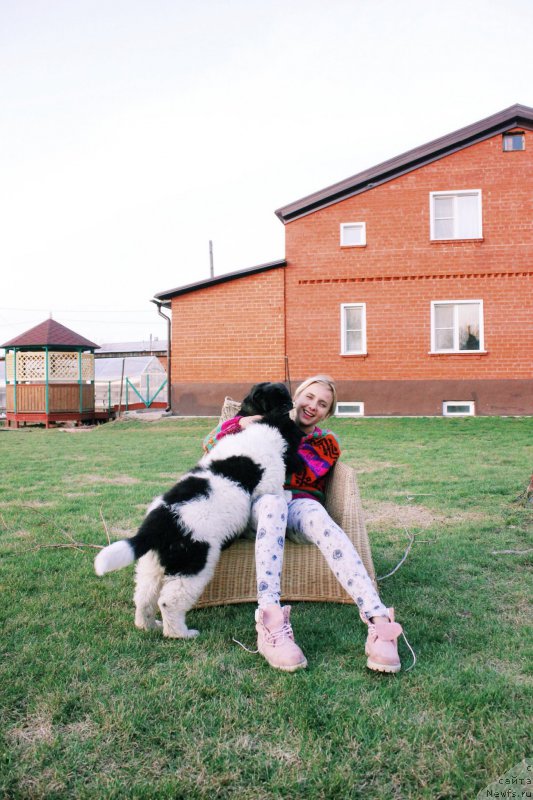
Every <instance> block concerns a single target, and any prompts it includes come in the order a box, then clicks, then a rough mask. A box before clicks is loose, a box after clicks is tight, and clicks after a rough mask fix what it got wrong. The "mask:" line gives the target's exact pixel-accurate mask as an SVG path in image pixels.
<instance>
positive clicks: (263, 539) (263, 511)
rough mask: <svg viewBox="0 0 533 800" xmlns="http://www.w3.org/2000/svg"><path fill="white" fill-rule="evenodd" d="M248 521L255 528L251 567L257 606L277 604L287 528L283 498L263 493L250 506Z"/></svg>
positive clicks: (285, 505) (285, 507) (285, 503)
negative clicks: (253, 565) (253, 569)
mask: <svg viewBox="0 0 533 800" xmlns="http://www.w3.org/2000/svg"><path fill="white" fill-rule="evenodd" d="M251 524H252V526H253V528H254V529H255V530H256V536H255V570H256V575H257V603H258V605H259V608H264V607H265V606H267V605H278V606H279V600H280V596H281V569H282V566H283V548H284V547H285V531H286V528H287V502H286V500H285V498H284V497H280V496H279V495H274V494H265V495H263V496H262V497H258V498H257V500H256V501H255V502H254V504H253V506H252V515H251Z"/></svg>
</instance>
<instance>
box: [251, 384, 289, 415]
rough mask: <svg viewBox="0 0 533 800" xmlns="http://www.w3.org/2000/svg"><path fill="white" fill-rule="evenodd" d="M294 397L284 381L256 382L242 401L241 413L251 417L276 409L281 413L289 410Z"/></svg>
mask: <svg viewBox="0 0 533 800" xmlns="http://www.w3.org/2000/svg"><path fill="white" fill-rule="evenodd" d="M291 408H292V399H291V396H290V393H289V390H288V389H287V387H286V386H285V384H284V383H269V382H264V383H256V384H255V385H254V386H252V388H251V389H250V391H249V392H248V394H247V395H246V397H245V398H244V400H243V401H242V403H241V410H240V412H239V414H241V415H242V416H243V417H251V416H253V415H255V414H268V413H269V412H270V411H274V410H276V411H277V412H279V413H283V412H286V413H287V412H289V411H290V410H291Z"/></svg>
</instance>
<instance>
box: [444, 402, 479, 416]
mask: <svg viewBox="0 0 533 800" xmlns="http://www.w3.org/2000/svg"><path fill="white" fill-rule="evenodd" d="M475 413H476V406H475V403H474V401H473V400H445V401H444V403H443V404H442V415H443V417H473V416H475Z"/></svg>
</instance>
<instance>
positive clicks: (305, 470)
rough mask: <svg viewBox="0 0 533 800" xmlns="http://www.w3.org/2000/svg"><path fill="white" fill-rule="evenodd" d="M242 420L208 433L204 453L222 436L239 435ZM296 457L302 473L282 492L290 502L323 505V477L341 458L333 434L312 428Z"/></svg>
mask: <svg viewBox="0 0 533 800" xmlns="http://www.w3.org/2000/svg"><path fill="white" fill-rule="evenodd" d="M241 419H242V417H239V416H237V417H232V419H228V420H226V421H225V422H222V423H221V424H220V425H218V426H217V427H216V428H215V429H214V430H213V431H211V433H209V434H208V435H207V436H206V437H205V439H204V441H203V448H204V450H205V452H206V453H207V452H209V450H211V448H212V447H214V446H215V444H216V443H217V442H218V441H219V440H220V439H222V438H223V437H224V436H228V434H232V433H238V432H239V431H240V430H241V426H240V421H241ZM298 454H299V456H300V457H301V459H302V461H303V466H302V469H300V470H298V472H293V473H290V474H288V475H287V476H286V481H285V489H287V490H288V491H290V492H292V496H293V499H295V498H297V497H307V498H311V499H312V500H318V502H319V503H322V504H323V503H324V490H325V483H326V476H327V474H328V472H329V471H330V469H331V468H332V467H333V465H334V464H335V462H336V461H337V459H338V457H339V456H340V454H341V450H340V446H339V442H338V440H337V437H336V436H335V434H334V433H333V431H328V430H321V429H320V428H315V429H314V431H313V432H312V433H308V434H307V435H306V436H304V438H303V439H302V441H301V442H300V446H299V448H298Z"/></svg>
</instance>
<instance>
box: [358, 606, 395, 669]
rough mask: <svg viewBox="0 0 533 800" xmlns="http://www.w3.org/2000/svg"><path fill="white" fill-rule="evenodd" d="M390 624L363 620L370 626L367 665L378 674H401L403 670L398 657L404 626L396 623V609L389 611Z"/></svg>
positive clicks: (367, 642)
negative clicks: (399, 637) (399, 640)
mask: <svg viewBox="0 0 533 800" xmlns="http://www.w3.org/2000/svg"><path fill="white" fill-rule="evenodd" d="M388 614H389V619H390V622H376V623H373V622H369V621H368V620H366V619H365V618H364V617H363V616H361V619H362V620H363V622H365V623H366V624H367V625H368V636H367V639H366V645H365V653H366V655H367V656H368V658H367V662H366V665H367V667H368V668H369V669H374V670H377V671H378V672H399V671H400V669H401V664H400V657H399V656H398V642H397V639H398V636H400V634H401V633H402V626H401V625H400V624H399V623H398V622H395V621H394V609H393V608H389V609H388Z"/></svg>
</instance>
